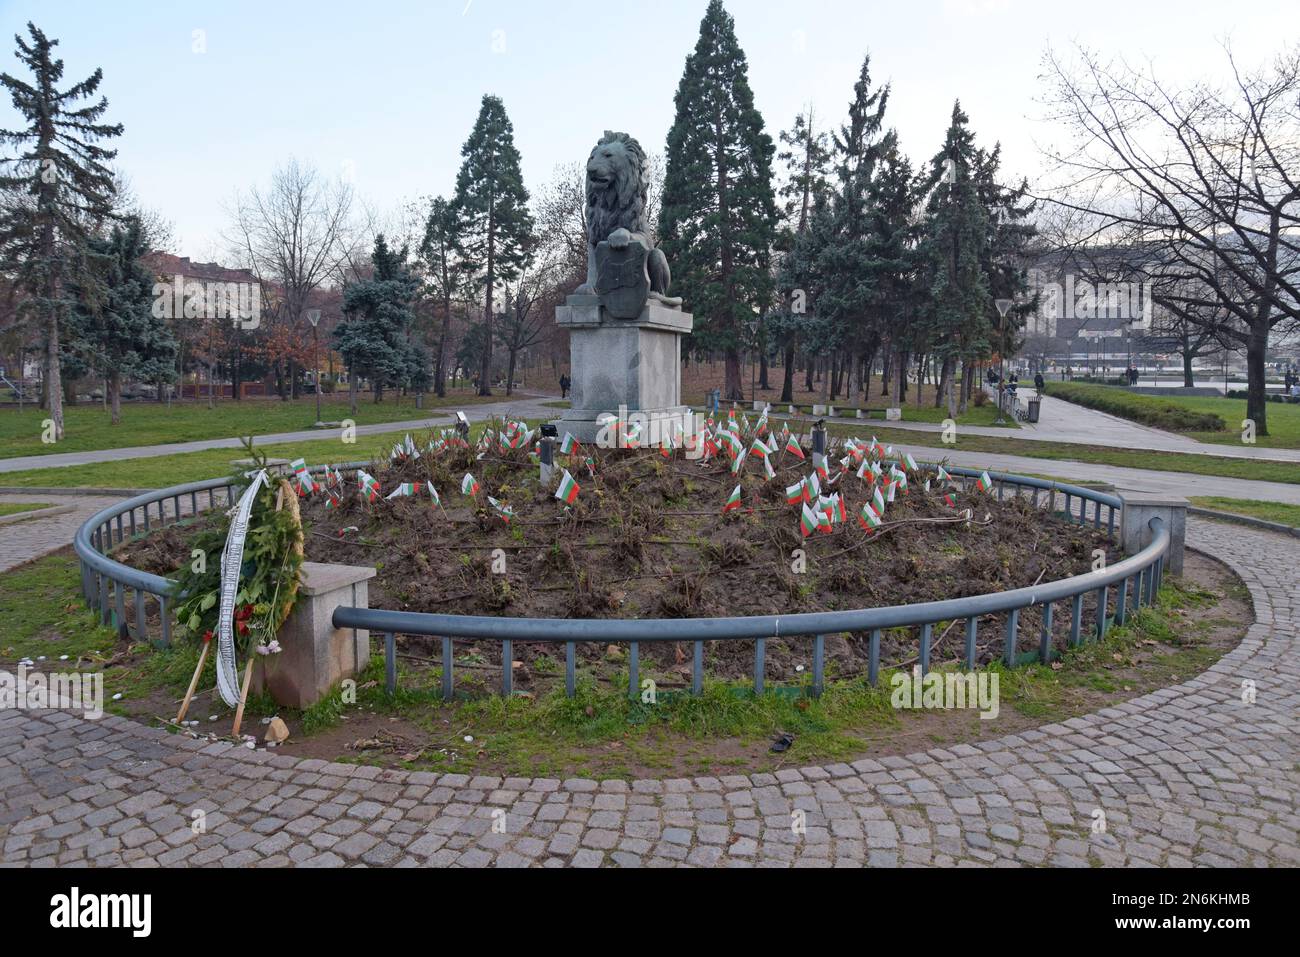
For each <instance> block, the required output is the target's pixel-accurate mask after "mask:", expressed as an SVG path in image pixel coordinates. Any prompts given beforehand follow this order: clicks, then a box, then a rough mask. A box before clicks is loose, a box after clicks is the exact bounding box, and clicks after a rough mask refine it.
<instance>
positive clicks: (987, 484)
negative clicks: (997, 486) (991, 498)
mask: <svg viewBox="0 0 1300 957" xmlns="http://www.w3.org/2000/svg"><path fill="white" fill-rule="evenodd" d="M975 487H976V488H977V489H979V490H980V491H981V492H987V491H989V490H990V489H992V488H993V479H991V478H989V473H988V472H987V471H986V472H985V473H984V474H983V475H981V476H980V477H979V481H978V482H976V483H975Z"/></svg>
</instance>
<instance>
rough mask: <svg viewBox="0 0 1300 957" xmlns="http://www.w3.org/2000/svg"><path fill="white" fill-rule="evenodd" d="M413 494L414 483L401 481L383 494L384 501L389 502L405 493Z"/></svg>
mask: <svg viewBox="0 0 1300 957" xmlns="http://www.w3.org/2000/svg"><path fill="white" fill-rule="evenodd" d="M414 494H415V483H414V482H403V483H401V484H400V485H398V486H397V488H395V489H393V490H392V491H391V492H389V493H388V494H387V495H385V496H384V501H385V502H390V501H392V500H393V499H395V498H401V497H403V496H406V495H414Z"/></svg>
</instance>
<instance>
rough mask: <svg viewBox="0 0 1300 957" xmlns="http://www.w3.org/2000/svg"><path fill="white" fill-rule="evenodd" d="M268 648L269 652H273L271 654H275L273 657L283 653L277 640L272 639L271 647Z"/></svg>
mask: <svg viewBox="0 0 1300 957" xmlns="http://www.w3.org/2000/svg"><path fill="white" fill-rule="evenodd" d="M266 648H267V650H268V651H269V652H271V654H273V655H278V654H279V653H280V652H281V650H282V649H281V648H280V642H279V641H278V640H277V639H275V638H272V639H271V643H270V644H269V645H267V646H266Z"/></svg>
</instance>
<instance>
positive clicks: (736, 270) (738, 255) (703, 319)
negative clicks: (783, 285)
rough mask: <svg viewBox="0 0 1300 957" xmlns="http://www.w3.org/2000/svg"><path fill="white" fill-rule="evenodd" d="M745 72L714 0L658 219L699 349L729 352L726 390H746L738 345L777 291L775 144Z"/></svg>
mask: <svg viewBox="0 0 1300 957" xmlns="http://www.w3.org/2000/svg"><path fill="white" fill-rule="evenodd" d="M748 74H749V68H748V64H747V63H746V60H745V54H744V51H742V50H741V49H740V44H739V43H738V42H737V40H736V31H735V21H734V20H733V19H732V17H731V15H730V14H728V13H727V11H726V10H725V9H723V6H722V0H710V2H709V7H708V10H707V11H706V12H705V14H704V19H703V21H701V23H700V38H699V41H698V42H697V43H696V44H695V51H694V52H693V53H692V54H691V55H690V56H688V57H687V58H686V68H685V70H684V71H683V73H682V79H681V82H680V83H679V84H678V87H677V96H676V100H675V102H676V107H677V115H676V119H675V120H674V121H673V125H672V128H671V129H670V130H669V131H668V149H667V152H668V170H667V173H666V175H665V178H664V195H663V212H662V214H661V216H660V223H659V227H660V234H661V236H662V239H663V242H662V245H663V249H664V253H665V255H666V256H667V257H668V262H669V264H670V265H671V266H672V270H673V279H674V282H675V283H676V284H677V291H678V292H679V293H680V294H681V296H682V298H683V299H684V300H685V303H686V306H687V308H689V309H690V310H691V311H692V312H694V313H695V316H696V330H697V331H696V334H695V336H694V340H695V342H694V344H695V346H696V348H697V349H699V350H713V349H720V350H721V351H722V353H723V356H724V359H725V369H726V378H725V381H724V385H723V390H724V392H725V394H726V397H727V398H728V399H740V398H743V394H742V391H741V377H740V352H741V349H742V348H743V345H744V342H745V338H746V332H747V329H748V327H749V326H750V325H751V324H752V323H753V322H754V318H755V313H756V311H757V310H761V309H763V308H765V307H766V306H767V305H768V304H769V301H770V299H771V296H772V292H773V280H772V274H771V269H770V261H771V249H772V245H773V242H774V240H775V237H776V223H777V211H776V198H775V195H774V194H773V189H772V157H773V154H774V153H775V147H774V146H773V143H772V138H771V137H770V136H768V135H767V133H765V132H764V131H763V117H762V116H761V115H760V114H759V112H758V110H757V109H755V107H754V94H753V91H752V90H750V88H749V75H748Z"/></svg>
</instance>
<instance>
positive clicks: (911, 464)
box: [903, 452, 916, 472]
mask: <svg viewBox="0 0 1300 957" xmlns="http://www.w3.org/2000/svg"><path fill="white" fill-rule="evenodd" d="M903 465H904V466H906V468H907V470H908V471H909V472H915V471H916V459H914V458H912V455H911V453H910V452H904V453H903Z"/></svg>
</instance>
